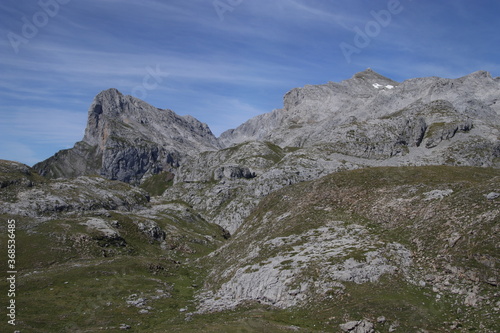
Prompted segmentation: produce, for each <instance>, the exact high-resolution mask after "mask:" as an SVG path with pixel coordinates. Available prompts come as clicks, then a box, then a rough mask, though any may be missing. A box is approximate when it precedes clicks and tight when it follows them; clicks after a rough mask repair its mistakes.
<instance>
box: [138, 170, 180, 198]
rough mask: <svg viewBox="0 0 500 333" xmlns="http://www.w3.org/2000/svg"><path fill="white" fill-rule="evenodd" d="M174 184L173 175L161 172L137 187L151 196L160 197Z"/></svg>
mask: <svg viewBox="0 0 500 333" xmlns="http://www.w3.org/2000/svg"><path fill="white" fill-rule="evenodd" d="M173 183H174V174H172V173H170V172H162V173H159V174H157V175H153V176H151V177H149V178H148V179H146V180H145V181H144V182H143V183H142V184H141V185H140V186H139V187H140V188H142V189H143V190H145V191H147V192H148V193H149V194H151V195H152V196H160V195H162V194H163V192H165V190H166V189H167V188H169V187H171V186H172V185H173Z"/></svg>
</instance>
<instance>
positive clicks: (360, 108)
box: [220, 69, 500, 165]
mask: <svg viewBox="0 0 500 333" xmlns="http://www.w3.org/2000/svg"><path fill="white" fill-rule="evenodd" d="M499 89H500V79H499V78H496V79H493V78H492V77H491V76H490V75H489V73H487V72H483V71H480V72H476V73H473V74H470V75H468V76H465V77H462V78H459V79H442V78H437V77H430V78H420V79H412V80H407V81H404V82H403V83H397V82H394V81H392V80H390V79H388V78H385V77H383V76H381V75H379V74H377V73H375V72H374V71H372V70H370V69H368V70H366V71H364V72H361V73H358V74H356V75H354V76H353V77H352V78H351V79H349V80H346V81H343V82H340V83H334V82H329V83H327V84H325V85H320V86H306V87H304V88H296V89H293V90H291V91H290V92H288V93H287V94H286V95H285V97H284V108H283V109H278V110H274V111H273V112H271V113H268V114H265V115H261V116H257V117H255V118H253V119H251V120H249V121H247V122H246V123H244V124H243V125H241V126H240V127H238V128H236V129H234V130H229V131H227V132H225V133H223V134H222V135H221V137H220V142H221V144H222V145H224V146H225V147H229V146H231V145H234V144H238V143H241V142H245V141H251V140H261V141H270V142H272V143H274V144H276V145H279V146H281V147H287V146H291V147H311V146H314V145H318V144H329V145H331V146H333V147H334V149H335V150H336V151H337V152H339V153H342V154H345V155H349V156H356V157H362V158H368V159H377V160H385V159H388V158H391V157H394V156H406V160H407V161H410V162H411V161H414V162H417V161H421V160H422V159H423V158H424V156H428V155H433V153H434V151H435V150H436V151H439V154H435V155H440V156H443V155H447V158H449V159H453V160H455V161H457V162H458V161H460V162H461V163H463V164H466V165H472V164H473V165H493V164H495V163H496V162H495V161H493V160H494V159H495V158H498V155H499V145H498V137H499V131H498V124H499V120H500V103H499V102H498V101H499V96H498V91H499ZM462 133H468V135H466V136H463V135H459V134H462ZM452 139H453V140H452ZM464 141H468V144H469V147H470V148H472V147H471V146H472V145H474V146H475V148H476V149H480V150H481V151H482V153H481V154H482V155H484V156H481V157H479V156H478V155H479V154H478V155H476V156H467V157H462V158H460V157H458V156H459V155H462V154H461V153H462V152H463V147H462V144H463V142H464ZM418 147H425V148H427V149H423V150H419V153H418V154H416V155H415V154H412V152H413V150H415V149H414V148H418ZM433 148H437V149H434V150H433ZM443 150H446V153H444V152H443ZM452 150H455V154H453V153H452V152H451V151H452ZM471 150H472V149H471ZM438 158H439V157H438V156H436V157H434V158H433V159H434V162H437V163H440V161H438Z"/></svg>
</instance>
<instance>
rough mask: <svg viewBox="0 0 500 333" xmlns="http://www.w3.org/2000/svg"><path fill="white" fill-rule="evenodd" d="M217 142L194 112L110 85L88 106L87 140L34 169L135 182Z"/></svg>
mask: <svg viewBox="0 0 500 333" xmlns="http://www.w3.org/2000/svg"><path fill="white" fill-rule="evenodd" d="M218 147H219V145H218V142H217V139H216V138H215V136H214V135H213V134H212V132H211V131H210V129H209V128H208V126H207V125H206V124H202V123H200V122H199V121H197V120H196V119H194V118H193V117H191V116H184V117H181V116H178V115H176V114H175V113H174V112H173V111H171V110H161V109H158V108H155V107H153V106H151V105H149V104H147V103H145V102H144V101H141V100H139V99H137V98H134V97H132V96H124V95H122V94H121V93H120V92H119V91H118V90H116V89H109V90H106V91H103V92H101V93H100V94H99V95H97V96H96V97H95V99H94V102H93V103H92V105H91V106H90V108H89V113H88V122H87V128H86V130H85V136H84V137H83V140H82V141H81V142H78V143H77V144H75V146H74V147H73V148H72V149H68V150H63V151H60V152H58V153H57V154H55V155H54V156H53V157H51V158H49V159H47V160H46V161H43V162H41V163H39V164H36V165H35V166H34V168H35V169H36V170H37V171H38V172H39V173H40V174H41V175H43V176H47V177H49V178H58V177H77V176H82V175H99V176H102V177H105V178H107V179H112V180H115V179H116V180H121V181H125V182H128V183H133V184H137V183H139V182H140V181H141V179H142V177H144V176H145V175H148V174H157V173H159V172H161V171H170V170H172V169H173V168H176V167H178V166H179V164H180V163H181V161H182V160H183V159H184V158H185V157H187V156H189V155H193V154H197V153H199V152H201V151H205V150H215V149H217V148H218Z"/></svg>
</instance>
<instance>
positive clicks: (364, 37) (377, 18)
mask: <svg viewBox="0 0 500 333" xmlns="http://www.w3.org/2000/svg"><path fill="white" fill-rule="evenodd" d="M410 1H411V0H410ZM403 9H404V7H403V5H402V4H401V2H400V1H399V0H389V1H388V2H387V9H382V10H379V11H374V10H372V11H371V12H370V15H371V16H372V17H373V19H374V20H372V21H368V22H367V23H366V25H365V27H364V29H361V28H360V27H358V26H355V27H354V28H353V30H354V32H355V35H354V38H353V43H352V44H349V43H346V42H342V43H340V45H339V46H340V49H341V51H342V53H343V55H344V57H345V59H346V61H347V63H348V64H350V63H351V61H352V55H353V54H359V53H361V51H362V50H363V49H365V48H367V47H368V46H369V45H370V43H371V41H372V40H373V39H374V38H376V37H377V36H378V35H379V34H380V33H381V31H382V28H386V27H387V26H389V25H390V24H391V22H392V19H393V17H394V16H395V15H398V14H400V13H401V12H402V11H403Z"/></svg>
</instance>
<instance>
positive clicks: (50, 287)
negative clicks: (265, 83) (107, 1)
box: [0, 70, 500, 333]
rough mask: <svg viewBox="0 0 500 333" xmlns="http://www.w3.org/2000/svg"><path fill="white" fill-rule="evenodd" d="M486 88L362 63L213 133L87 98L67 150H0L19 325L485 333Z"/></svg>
mask: <svg viewBox="0 0 500 333" xmlns="http://www.w3.org/2000/svg"><path fill="white" fill-rule="evenodd" d="M499 99H500V78H492V77H491V76H490V75H489V74H488V73H487V72H482V71H480V72H476V73H472V74H470V75H467V76H465V77H463V78H458V79H442V78H437V77H431V78H418V79H411V80H407V81H404V82H401V83H399V82H395V81H393V80H390V79H388V78H385V77H383V76H382V75H380V74H377V73H375V72H374V71H372V70H366V71H363V72H361V73H357V74H355V75H354V76H353V77H352V78H351V79H348V80H345V81H342V82H339V83H334V82H329V83H327V84H325V85H319V86H306V87H303V88H296V89H293V90H291V91H290V92H288V93H287V94H286V95H285V96H284V107H283V108H282V109H277V110H274V111H272V112H270V113H267V114H263V115H260V116H257V117H255V118H253V119H250V120H249V121H247V122H246V123H244V124H242V125H241V126H240V127H238V128H236V129H234V130H230V131H227V132H225V133H223V134H222V135H221V136H220V137H219V138H215V137H214V136H213V134H212V133H211V132H210V129H209V128H208V127H207V126H206V125H204V124H202V123H200V122H198V121H197V120H195V119H194V118H192V117H189V116H185V117H181V116H178V115H176V114H175V113H174V112H173V111H170V110H161V109H158V108H155V107H153V106H150V105H148V104H147V103H145V102H143V101H141V100H139V99H136V98H134V97H131V96H124V95H122V94H121V93H119V92H118V91H117V90H115V89H110V90H107V91H103V92H102V93H100V94H99V95H97V96H96V98H95V99H94V101H93V103H92V105H91V107H90V109H89V117H88V123H87V128H86V131H85V135H84V137H83V139H82V141H81V142H78V143H77V144H75V147H74V148H72V149H69V150H64V151H61V152H58V153H57V154H56V155H54V156H53V157H51V158H49V159H48V160H46V161H43V162H41V163H39V164H37V165H35V166H34V167H33V168H30V167H28V166H25V165H22V164H19V163H15V162H10V161H2V160H0V203H1V205H0V207H1V208H0V216H1V217H2V218H3V219H4V220H5V221H8V220H11V219H15V220H16V242H17V243H16V246H17V245H18V247H17V248H16V249H17V252H16V256H17V257H16V258H17V261H16V262H18V267H16V268H17V269H18V272H19V273H18V276H17V281H18V283H19V293H18V295H17V296H16V306H17V309H18V320H19V321H18V323H19V326H18V327H19V329H21V330H23V331H24V330H26V331H33V332H55V331H57V332H89V331H121V330H125V331H126V330H130V331H137V332H164V331H173V332H176V331H178V332H199V331H203V332H238V331H247V332H291V331H297V332H358V333H359V332H361V333H372V332H375V331H377V332H419V333H424V332H449V331H457V332H466V331H467V332H468V331H477V332H488V333H489V332H498V331H499V330H500V327H499V325H498V313H499V311H500V299H499V293H498V281H499V276H500V271H499V267H500V257H499V251H498V244H500V239H499V237H498V221H500V206H499V204H500V140H499V138H500V103H498V100H499ZM0 229H2V230H3V231H5V232H2V233H0V242H2V243H3V242H4V241H5V242H6V241H7V235H8V232H7V226H6V224H3V225H0ZM5 263H6V261H4V264H0V265H4V266H5ZM4 266H0V269H4V271H7V270H8V269H7V267H4ZM4 287H5V290H7V289H8V286H7V284H6V282H5V281H4V282H0V288H4ZM40 304H43V307H42V306H41V305H40ZM48 313H49V314H50V317H49V316H47V314H48ZM4 324H5V323H0V330H1V331H4V330H8V329H10V327H8V328H5V329H4V328H3V326H2V325H4Z"/></svg>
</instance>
